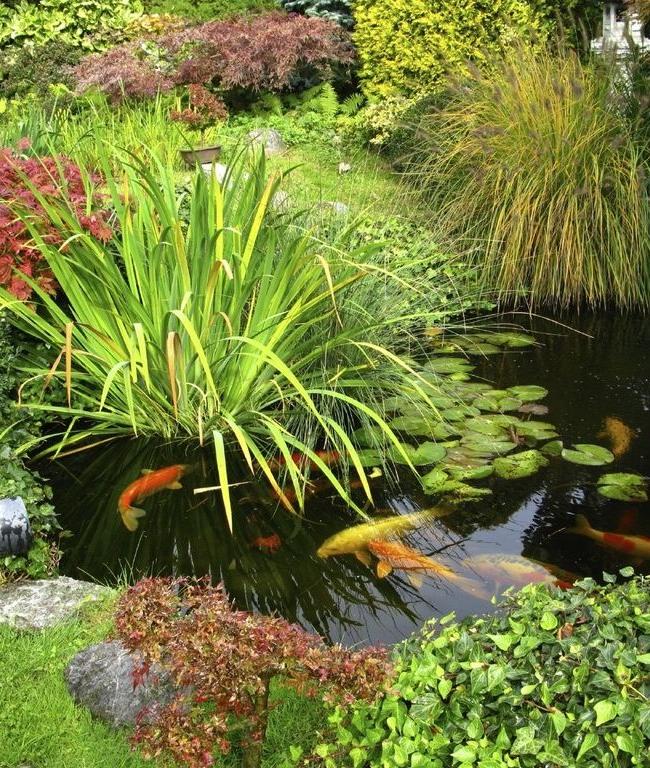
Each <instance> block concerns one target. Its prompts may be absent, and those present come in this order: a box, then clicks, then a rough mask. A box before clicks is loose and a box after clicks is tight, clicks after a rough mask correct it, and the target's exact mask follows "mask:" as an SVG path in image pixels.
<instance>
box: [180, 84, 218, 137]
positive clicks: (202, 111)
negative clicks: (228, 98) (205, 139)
mask: <svg viewBox="0 0 650 768" xmlns="http://www.w3.org/2000/svg"><path fill="white" fill-rule="evenodd" d="M188 92H189V107H188V108H187V109H183V110H180V111H178V110H174V111H173V112H172V113H171V114H170V117H171V119H172V120H176V121H178V122H181V123H185V124H186V125H189V126H191V127H192V128H207V127H208V126H209V125H213V124H214V123H218V122H220V121H222V120H225V119H226V118H227V117H228V109H227V107H226V105H225V104H224V102H223V99H220V98H219V97H218V96H215V94H214V93H210V91H209V90H208V89H207V88H206V87H205V86H203V85H195V84H192V85H190V86H189V88H188Z"/></svg>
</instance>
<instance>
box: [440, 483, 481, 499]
mask: <svg viewBox="0 0 650 768" xmlns="http://www.w3.org/2000/svg"><path fill="white" fill-rule="evenodd" d="M442 493H443V494H445V497H446V498H447V499H448V500H449V501H478V500H479V499H482V498H483V497H484V496H490V495H491V494H492V491H491V490H490V489H489V488H476V487H475V486H473V485H468V484H467V483H463V482H460V481H459V480H448V481H447V482H446V483H445V484H444V485H443V487H442Z"/></svg>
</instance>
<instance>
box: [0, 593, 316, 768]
mask: <svg viewBox="0 0 650 768" xmlns="http://www.w3.org/2000/svg"><path fill="white" fill-rule="evenodd" d="M112 607H113V601H112V600H111V601H107V602H105V603H104V604H102V605H100V606H92V607H89V608H88V609H87V610H86V611H85V613H84V614H83V617H82V618H80V620H78V621H74V622H71V623H69V624H66V625H63V626H59V627H56V628H53V629H49V630H45V631H43V632H21V631H16V630H13V629H10V628H8V627H6V626H0V659H1V660H2V674H1V677H0V768H18V766H21V765H23V764H26V765H29V766H30V768H145V766H146V767H147V768H152V766H168V765H171V763H169V762H167V761H164V760H156V761H155V762H152V761H148V760H145V759H144V758H142V757H141V756H139V755H138V754H137V752H133V751H132V750H131V747H130V745H129V742H128V736H129V733H128V731H115V730H113V729H111V728H109V727H107V726H105V725H103V724H102V723H100V722H98V721H95V720H93V719H92V718H91V717H90V714H89V713H88V712H87V711H86V710H85V709H82V708H79V707H77V706H75V704H74V703H73V701H72V699H71V698H70V696H69V695H68V691H67V688H66V686H65V682H64V679H63V671H64V669H65V667H66V665H67V663H68V662H69V660H70V659H71V657H72V656H74V654H75V653H77V652H78V651H80V650H81V649H83V648H85V647H87V646H88V645H91V644H92V643H96V642H99V641H101V640H102V639H104V638H105V637H106V636H107V634H108V633H109V632H110V630H111V609H112ZM274 699H275V701H276V704H277V706H276V707H275V708H274V709H273V710H272V713H271V718H270V723H269V731H268V736H267V744H266V753H265V762H264V765H265V768H275V767H276V766H280V765H282V764H283V755H284V754H285V753H286V751H287V749H288V746H289V745H290V744H301V745H303V746H304V747H305V748H309V746H310V745H311V744H313V734H314V732H315V731H316V730H317V729H318V728H319V727H321V726H322V724H323V715H322V710H321V707H320V705H319V704H318V702H315V701H311V700H307V699H305V698H303V697H300V696H298V695H297V694H295V693H294V692H292V691H287V690H285V689H282V690H279V691H278V690H276V691H275V692H274ZM215 765H216V766H218V767H219V768H238V766H239V765H240V757H239V755H238V754H237V753H236V752H233V754H231V755H229V756H228V757H227V758H224V759H222V760H217V761H216V763H215Z"/></svg>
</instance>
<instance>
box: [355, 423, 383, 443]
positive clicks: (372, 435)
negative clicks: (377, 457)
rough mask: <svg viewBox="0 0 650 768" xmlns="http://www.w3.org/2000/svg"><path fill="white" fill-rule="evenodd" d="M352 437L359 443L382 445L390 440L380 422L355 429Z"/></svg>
mask: <svg viewBox="0 0 650 768" xmlns="http://www.w3.org/2000/svg"><path fill="white" fill-rule="evenodd" d="M352 439H353V440H354V441H355V442H356V443H357V444H358V445H381V444H383V443H385V442H386V441H387V440H388V438H387V437H386V433H385V432H384V430H383V429H382V428H381V427H380V426H379V425H378V424H374V425H368V426H365V427H361V428H360V429H357V430H355V431H354V432H353V433H352Z"/></svg>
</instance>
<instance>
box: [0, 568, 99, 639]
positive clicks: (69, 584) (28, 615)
mask: <svg viewBox="0 0 650 768" xmlns="http://www.w3.org/2000/svg"><path fill="white" fill-rule="evenodd" d="M110 592H111V590H109V589H107V588H106V587H101V586H99V585H98V584H91V583H90V582H88V581H77V580H76V579H70V578H68V577H67V576H59V577H58V578H57V579H39V580H38V581H21V582H19V583H17V584H5V585H4V586H2V587H0V624H10V625H11V626H13V627H16V628H17V629H44V628H45V627H51V626H53V625H54V624H60V623H61V622H63V621H66V620H68V619H70V618H72V617H73V616H75V615H76V613H77V612H78V611H79V609H80V608H81V607H82V606H83V605H85V604H87V603H88V602H89V601H93V600H99V599H100V598H102V597H104V596H105V595H107V594H110Z"/></svg>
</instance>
